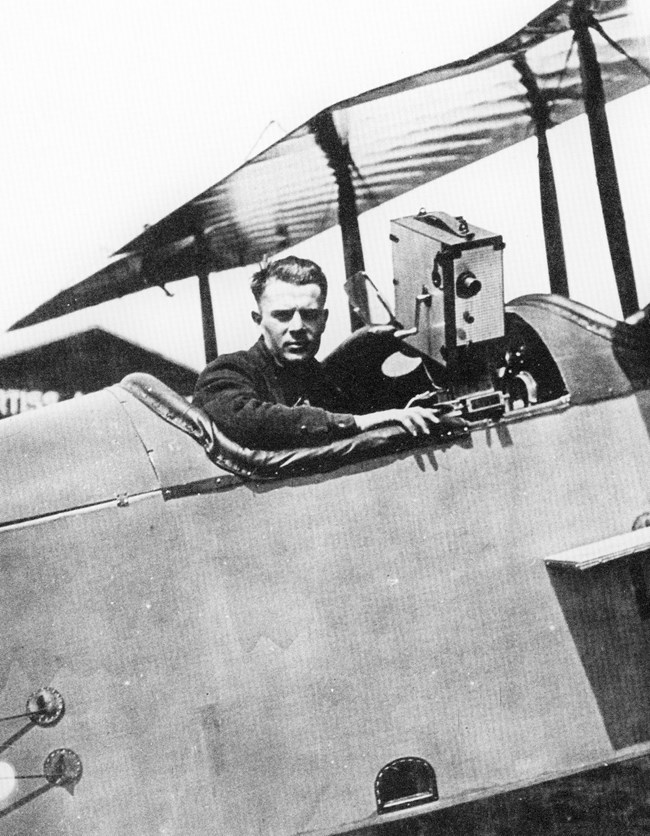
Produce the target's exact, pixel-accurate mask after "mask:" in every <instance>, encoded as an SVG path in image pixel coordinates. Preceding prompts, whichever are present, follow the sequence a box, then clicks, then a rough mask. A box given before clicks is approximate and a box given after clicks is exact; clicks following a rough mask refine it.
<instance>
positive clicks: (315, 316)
mask: <svg viewBox="0 0 650 836" xmlns="http://www.w3.org/2000/svg"><path fill="white" fill-rule="evenodd" d="M321 313H322V311H319V310H318V309H317V308H314V309H312V308H308V309H307V310H306V311H300V316H301V317H302V318H303V321H304V322H318V320H319V319H320V318H321Z"/></svg>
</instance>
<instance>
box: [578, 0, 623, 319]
mask: <svg viewBox="0 0 650 836" xmlns="http://www.w3.org/2000/svg"><path fill="white" fill-rule="evenodd" d="M570 23H571V28H572V29H573V31H574V33H575V39H576V42H577V44H578V54H579V56H580V77H581V79H582V90H583V99H584V103H585V111H586V113H587V119H588V120H589V132H590V134H591V145H592V149H593V154H594V164H595V166H596V180H597V182H598V191H599V193H600V203H601V206H602V211H603V220H604V221H605V230H606V232H607V241H608V244H609V252H610V256H611V259H612V266H613V268H614V277H615V280H616V286H617V288H618V297H619V299H620V302H621V309H622V311H623V317H624V318H625V317H628V316H630V315H631V314H633V313H634V312H635V311H638V309H639V298H638V296H637V292H636V286H635V283H634V269H633V267H632V257H631V255H630V245H629V242H628V238H627V230H626V227H625V215H624V213H623V203H622V201H621V192H620V189H619V186H618V177H617V175H616V164H615V162H614V152H613V149H612V141H611V137H610V134H609V125H608V122H607V113H606V112H605V92H604V90H603V82H602V77H601V73H600V66H599V64H598V58H597V55H596V49H595V47H594V42H593V41H592V39H591V33H590V32H589V27H590V26H595V24H596V21H595V19H594V17H593V15H592V13H591V10H590V8H589V0H575V2H574V3H573V6H572V8H571V17H570Z"/></svg>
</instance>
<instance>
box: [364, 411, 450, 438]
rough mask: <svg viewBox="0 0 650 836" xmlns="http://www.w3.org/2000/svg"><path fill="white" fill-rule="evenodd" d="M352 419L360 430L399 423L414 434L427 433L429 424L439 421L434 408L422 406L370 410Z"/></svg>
mask: <svg viewBox="0 0 650 836" xmlns="http://www.w3.org/2000/svg"><path fill="white" fill-rule="evenodd" d="M354 420H355V422H356V425H357V427H358V428H359V431H360V432H365V431H366V430H370V429H373V428H374V427H381V426H383V425H384V424H400V425H401V426H402V427H404V428H405V429H407V430H408V431H409V432H410V433H411V435H414V436H418V435H429V434H430V433H431V425H432V424H439V423H440V419H439V418H438V416H437V415H436V412H435V410H433V409H428V408H426V407H424V406H409V407H406V408H405V409H384V410H382V411H381V412H370V413H368V415H355V416H354Z"/></svg>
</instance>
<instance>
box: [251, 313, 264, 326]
mask: <svg viewBox="0 0 650 836" xmlns="http://www.w3.org/2000/svg"><path fill="white" fill-rule="evenodd" d="M251 318H252V320H253V322H254V323H255V325H259V324H260V322H261V321H262V314H261V313H260V312H259V311H251Z"/></svg>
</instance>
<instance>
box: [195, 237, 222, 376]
mask: <svg viewBox="0 0 650 836" xmlns="http://www.w3.org/2000/svg"><path fill="white" fill-rule="evenodd" d="M194 241H195V248H196V275H197V276H198V279H199V297H200V299H201V321H202V323H203V347H204V349H205V362H206V363H210V362H211V361H212V360H214V359H215V358H216V357H217V356H218V354H219V351H218V349H217V329H216V326H215V323H214V309H213V307H212V294H211V293H210V264H209V259H208V252H207V242H206V240H205V236H204V234H203V232H198V233H196V234H195V236H194Z"/></svg>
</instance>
